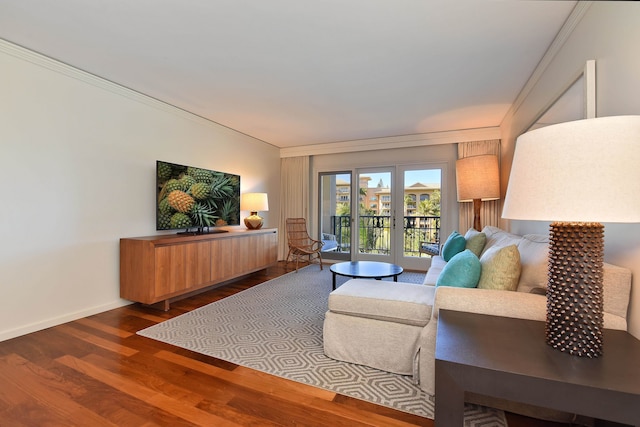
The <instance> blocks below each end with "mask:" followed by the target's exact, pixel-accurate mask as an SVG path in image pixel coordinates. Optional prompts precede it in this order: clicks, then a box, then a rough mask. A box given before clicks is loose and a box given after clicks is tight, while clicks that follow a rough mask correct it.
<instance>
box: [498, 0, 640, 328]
mask: <svg viewBox="0 0 640 427" xmlns="http://www.w3.org/2000/svg"><path fill="white" fill-rule="evenodd" d="M638 41H640V3H638V2H594V3H593V4H592V5H591V6H590V7H589V9H587V11H586V13H585V15H584V17H583V18H582V20H580V22H579V23H578V24H577V25H576V27H575V29H574V31H573V32H572V33H571V35H570V36H569V37H568V39H567V41H566V43H565V44H564V45H563V46H562V48H561V49H560V50H559V51H558V53H557V54H556V56H555V57H554V58H553V60H552V61H551V62H550V64H549V66H548V67H547V69H546V70H545V71H544V73H543V74H542V75H541V77H540V79H539V81H538V82H537V83H536V85H535V87H533V89H532V90H531V92H530V93H529V94H528V95H527V97H526V98H525V100H524V102H523V103H522V105H520V106H519V108H518V109H517V111H516V112H515V114H513V115H511V116H509V117H507V118H506V120H505V121H504V123H503V125H502V131H503V141H502V150H503V153H502V160H503V163H502V164H503V167H504V170H503V180H502V181H503V182H506V181H507V180H506V177H508V173H509V170H510V165H511V160H512V158H513V150H514V144H515V138H516V137H517V136H518V135H519V134H520V133H521V132H522V131H523V130H524V128H525V127H526V126H527V125H528V124H529V123H531V121H532V120H534V119H535V118H536V116H537V115H538V114H539V113H540V112H541V111H542V109H543V108H544V106H545V105H546V104H548V103H549V102H550V101H552V100H553V98H554V97H555V96H557V95H558V93H559V91H560V90H561V88H562V87H563V86H564V85H566V84H567V83H569V81H570V80H571V78H572V76H573V75H575V73H576V71H578V70H581V69H582V68H583V67H584V65H585V63H586V61H587V60H590V59H595V60H596V74H597V78H596V89H597V116H598V117H604V116H615V115H626V114H640V55H639V54H638ZM638 144H639V145H638V149H640V141H639V142H638ZM603 149H606V147H603ZM511 229H512V230H513V231H515V232H518V233H524V232H531V233H547V232H548V223H539V222H526V221H512V223H511ZM605 261H606V262H610V263H613V264H617V265H621V266H624V267H627V268H629V269H631V270H632V272H633V277H634V279H633V290H632V295H631V308H630V315H629V331H630V332H631V333H632V334H634V335H635V336H637V337H640V224H605Z"/></svg>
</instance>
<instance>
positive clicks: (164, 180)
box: [156, 160, 240, 234]
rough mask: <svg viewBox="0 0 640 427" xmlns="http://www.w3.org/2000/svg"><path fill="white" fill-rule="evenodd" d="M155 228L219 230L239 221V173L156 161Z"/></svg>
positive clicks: (197, 230) (195, 230) (189, 230)
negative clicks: (234, 173)
mask: <svg viewBox="0 0 640 427" xmlns="http://www.w3.org/2000/svg"><path fill="white" fill-rule="evenodd" d="M156 184H157V185H156V191H157V194H156V196H157V197H156V201H157V206H156V229H157V230H184V232H185V233H190V234H191V233H215V232H222V231H223V230H221V229H216V228H215V227H221V226H225V225H237V224H239V223H240V176H239V175H233V174H230V173H225V172H218V171H214V170H209V169H203V168H198V167H194V166H185V165H179V164H175V163H169V162H163V161H160V160H158V161H156Z"/></svg>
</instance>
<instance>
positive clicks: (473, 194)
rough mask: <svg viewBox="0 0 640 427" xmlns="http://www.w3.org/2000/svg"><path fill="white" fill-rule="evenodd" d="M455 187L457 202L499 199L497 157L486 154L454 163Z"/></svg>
mask: <svg viewBox="0 0 640 427" xmlns="http://www.w3.org/2000/svg"><path fill="white" fill-rule="evenodd" d="M456 185H457V190H458V201H459V202H471V201H473V200H474V199H479V200H497V199H499V198H500V171H499V168H498V156H494V155H490V154H487V155H481V156H471V157H464V158H462V159H460V160H458V161H456Z"/></svg>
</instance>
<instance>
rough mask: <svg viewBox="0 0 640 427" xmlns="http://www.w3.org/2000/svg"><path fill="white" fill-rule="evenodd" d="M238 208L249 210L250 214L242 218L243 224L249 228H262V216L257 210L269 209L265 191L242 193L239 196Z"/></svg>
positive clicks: (264, 210)
mask: <svg viewBox="0 0 640 427" xmlns="http://www.w3.org/2000/svg"><path fill="white" fill-rule="evenodd" d="M240 210H243V211H249V212H250V215H249V216H248V217H246V218H245V219H244V225H245V226H246V227H247V228H248V229H249V230H258V229H260V228H262V225H263V221H262V217H260V216H259V215H258V212H266V211H268V210H269V199H268V197H267V193H244V194H242V196H241V197H240Z"/></svg>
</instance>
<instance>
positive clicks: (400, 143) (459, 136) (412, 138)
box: [280, 127, 501, 158]
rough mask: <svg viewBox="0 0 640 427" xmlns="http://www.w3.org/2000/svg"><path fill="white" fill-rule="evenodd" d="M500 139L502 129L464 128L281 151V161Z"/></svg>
mask: <svg viewBox="0 0 640 427" xmlns="http://www.w3.org/2000/svg"><path fill="white" fill-rule="evenodd" d="M500 138H501V134H500V128H499V127H489V128H478V129H464V130H453V131H446V132H431V133H421V134H413V135H401V136H390V137H384V138H370V139H358V140H351V141H341V142H328V143H324V144H313V145H303V146H299V147H289V148H282V149H281V150H280V158H284V157H298V156H317V155H322V154H339V153H353V152H357V151H372V150H388V149H397V148H406V147H422V146H427V145H440V144H455V143H458V142H469V141H484V140H491V139H500Z"/></svg>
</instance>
